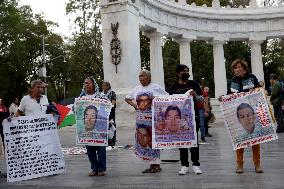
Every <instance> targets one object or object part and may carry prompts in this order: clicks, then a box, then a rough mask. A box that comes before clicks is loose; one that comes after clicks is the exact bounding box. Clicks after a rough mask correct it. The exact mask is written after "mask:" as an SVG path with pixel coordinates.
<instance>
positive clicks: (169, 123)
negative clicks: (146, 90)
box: [152, 95, 197, 149]
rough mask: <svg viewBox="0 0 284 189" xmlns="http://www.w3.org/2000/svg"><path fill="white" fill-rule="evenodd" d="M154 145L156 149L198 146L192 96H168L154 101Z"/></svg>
mask: <svg viewBox="0 0 284 189" xmlns="http://www.w3.org/2000/svg"><path fill="white" fill-rule="evenodd" d="M152 114H153V120H152V130H153V134H152V139H153V141H152V145H153V148H154V149H171V148H191V147H194V146H197V133H196V123H195V112H194V103H193V98H192V96H190V97H188V96H187V95H168V96H159V97H156V98H154V100H153V112H152Z"/></svg>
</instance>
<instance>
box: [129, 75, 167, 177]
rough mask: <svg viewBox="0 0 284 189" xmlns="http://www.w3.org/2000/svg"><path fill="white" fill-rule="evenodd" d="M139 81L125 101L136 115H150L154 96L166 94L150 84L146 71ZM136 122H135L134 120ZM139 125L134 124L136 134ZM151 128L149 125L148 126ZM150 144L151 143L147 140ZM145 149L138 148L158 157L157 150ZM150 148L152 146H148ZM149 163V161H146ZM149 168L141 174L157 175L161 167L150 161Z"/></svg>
mask: <svg viewBox="0 0 284 189" xmlns="http://www.w3.org/2000/svg"><path fill="white" fill-rule="evenodd" d="M139 81H140V85H137V86H136V87H135V88H134V89H133V90H132V91H131V92H130V93H129V94H128V95H127V96H126V97H125V101H126V102H127V103H128V104H129V105H131V106H132V107H133V108H134V109H135V110H137V113H149V114H150V115H151V102H152V99H153V98H154V97H155V96H158V95H167V94H168V93H167V92H166V91H165V90H164V89H163V88H162V87H161V86H159V85H158V84H155V83H152V82H151V72H150V71H148V70H142V71H141V72H140V74H139ZM136 121H137V120H136ZM139 125H141V124H139V123H138V122H137V124H136V127H137V128H136V132H138V131H139V129H141V128H140V127H139ZM149 127H151V125H150V126H149ZM139 134H140V133H136V143H137V144H138V142H137V136H140V135H139ZM150 137H151V138H152V135H151V134H150ZM149 141H150V142H151V141H152V139H151V140H149ZM146 146H147V147H143V146H140V148H141V149H142V150H143V152H145V153H147V154H158V157H159V155H160V152H159V150H154V149H152V148H151V147H149V145H146ZM150 146H152V145H151V144H150ZM136 152H139V150H138V149H137V145H135V153H136ZM140 159H142V160H145V159H143V158H141V157H140ZM148 162H149V161H148ZM150 163H151V164H150V168H149V169H146V170H144V171H143V172H142V173H157V172H160V171H161V167H160V164H158V163H159V160H158V161H152V162H151V161H150Z"/></svg>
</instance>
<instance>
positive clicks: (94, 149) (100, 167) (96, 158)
mask: <svg viewBox="0 0 284 189" xmlns="http://www.w3.org/2000/svg"><path fill="white" fill-rule="evenodd" d="M86 148H87V153H88V157H89V160H90V163H91V169H92V170H93V171H96V172H98V171H106V147H105V146H86Z"/></svg>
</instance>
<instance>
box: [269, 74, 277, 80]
mask: <svg viewBox="0 0 284 189" xmlns="http://www.w3.org/2000/svg"><path fill="white" fill-rule="evenodd" d="M269 77H270V79H274V80H277V79H278V76H277V75H276V74H270V75H269Z"/></svg>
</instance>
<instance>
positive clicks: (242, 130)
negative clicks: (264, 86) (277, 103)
mask: <svg viewBox="0 0 284 189" xmlns="http://www.w3.org/2000/svg"><path fill="white" fill-rule="evenodd" d="M221 110H222V113H223V115H224V121H225V126H226V128H227V131H228V134H229V136H230V139H231V142H232V146H233V150H236V149H240V148H246V147H249V146H252V145H256V144H260V143H264V142H268V141H272V140H276V139H278V137H277V134H276V131H275V127H274V122H273V120H272V116H271V114H270V111H269V107H268V104H267V100H266V98H265V94H264V92H263V90H261V91H258V92H253V93H234V94H230V95H226V96H223V97H222V101H221Z"/></svg>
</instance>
